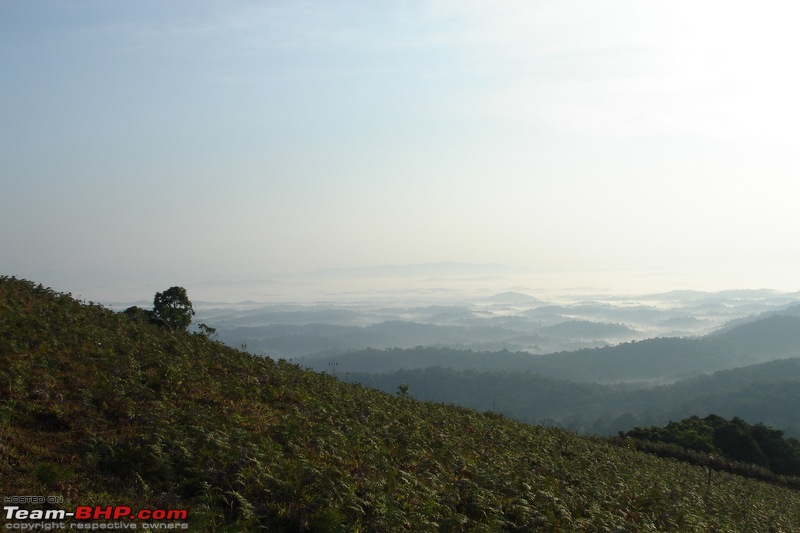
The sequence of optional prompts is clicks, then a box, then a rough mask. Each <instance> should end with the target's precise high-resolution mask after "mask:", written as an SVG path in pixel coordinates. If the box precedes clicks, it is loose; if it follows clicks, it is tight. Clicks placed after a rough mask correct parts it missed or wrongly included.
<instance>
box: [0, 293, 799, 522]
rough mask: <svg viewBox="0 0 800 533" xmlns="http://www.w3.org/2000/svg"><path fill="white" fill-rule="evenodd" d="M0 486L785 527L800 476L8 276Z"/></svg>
mask: <svg viewBox="0 0 800 533" xmlns="http://www.w3.org/2000/svg"><path fill="white" fill-rule="evenodd" d="M0 452H1V453H0V492H2V493H3V494H6V495H13V494H61V495H64V496H65V497H66V500H65V502H64V504H63V506H64V508H66V509H74V508H75V506H76V505H114V504H123V505H130V506H132V507H139V508H142V507H156V508H167V509H168V508H173V509H174V508H182V507H185V508H188V509H189V518H188V521H189V523H190V524H191V526H192V530H196V531H255V530H266V531H358V530H360V531H468V530H491V531H502V530H505V531H614V530H635V531H645V530H659V531H691V530H695V531H709V530H717V531H757V530H770V529H771V530H776V531H790V530H798V529H800V494H797V493H794V492H791V491H789V490H786V489H782V488H779V487H776V486H772V485H767V484H763V483H759V482H756V481H751V480H746V479H743V478H740V477H737V476H734V475H730V474H723V473H715V474H714V476H713V480H712V479H711V478H709V476H708V473H707V472H706V470H704V469H701V468H697V467H691V466H688V465H683V464H679V463H675V462H672V461H665V460H661V459H657V458H654V457H651V456H648V455H645V454H640V453H638V452H634V451H631V450H627V449H623V448H619V447H613V446H609V445H607V444H604V443H602V442H597V441H592V440H588V439H584V438H580V437H577V436H575V435H573V434H570V433H567V432H564V431H561V430H554V429H546V428H541V427H533V426H526V425H523V424H519V423H514V422H511V421H508V420H504V419H502V418H499V417H497V416H495V415H491V414H479V413H476V412H474V411H469V410H466V409H460V408H455V407H446V406H440V405H434V404H427V403H422V402H417V401H414V400H411V399H409V398H405V397H396V396H391V395H388V394H383V393H379V392H376V391H373V390H369V389H366V388H363V387H360V386H356V385H352V384H346V383H342V382H339V381H337V380H335V379H333V378H332V377H329V376H325V375H321V374H316V373H313V372H309V371H304V370H302V369H300V368H299V367H296V366H294V365H290V364H288V363H286V362H285V361H273V360H271V359H267V358H259V357H255V356H252V355H249V354H246V353H242V352H239V351H236V350H233V349H230V348H227V347H225V346H223V345H221V344H220V343H216V342H213V341H210V340H208V339H206V338H205V337H202V336H200V335H191V334H188V333H186V332H184V331H171V330H167V329H163V328H159V327H157V326H153V325H150V324H147V323H146V322H142V321H138V320H136V319H134V318H131V317H128V316H125V315H123V314H115V313H113V312H111V311H109V310H107V309H104V308H102V307H100V306H97V305H91V304H88V305H87V304H81V303H79V302H76V301H75V300H73V299H72V298H71V297H69V296H66V295H60V294H56V293H54V292H52V291H50V290H48V289H46V288H43V287H41V286H39V287H37V286H35V285H33V284H31V283H29V282H25V281H19V280H15V279H13V278H0Z"/></svg>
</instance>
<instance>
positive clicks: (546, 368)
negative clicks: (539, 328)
mask: <svg viewBox="0 0 800 533" xmlns="http://www.w3.org/2000/svg"><path fill="white" fill-rule="evenodd" d="M784 357H800V317H797V316H780V315H776V316H770V317H767V318H763V319H760V320H756V321H754V322H751V323H747V324H743V325H740V326H737V327H735V328H733V329H731V330H728V331H725V332H722V333H719V334H712V335H707V336H705V337H700V338H655V339H648V340H643V341H638V342H636V341H634V342H626V343H623V344H619V345H616V346H607V347H603V348H593V349H584V350H578V351H574V352H561V353H556V354H550V355H532V354H530V353H527V352H513V353H512V352H508V351H501V352H475V351H471V350H457V349H452V348H438V347H426V346H419V347H417V348H413V349H406V350H401V349H389V350H362V351H357V352H351V353H344V354H338V355H335V356H330V357H325V358H318V359H311V358H308V359H301V360H300V361H301V362H302V363H303V364H306V365H308V366H309V367H311V368H313V369H315V370H320V371H325V370H328V369H330V367H331V366H332V365H335V368H336V370H337V371H338V372H340V373H345V372H352V373H356V372H357V373H378V372H393V371H397V370H402V369H406V370H409V369H417V368H429V367H437V366H439V367H443V368H453V369H456V370H467V369H469V370H480V371H529V372H532V373H537V374H541V375H542V376H549V377H554V378H558V379H567V380H570V381H580V382H594V383H613V382H619V381H637V380H643V381H644V380H659V379H670V380H674V379H678V378H681V377H687V376H691V375H696V374H699V373H707V372H714V371H717V370H725V369H730V368H735V367H740V366H745V365H752V364H755V363H762V362H766V361H770V360H773V359H778V358H784Z"/></svg>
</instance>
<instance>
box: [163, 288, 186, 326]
mask: <svg viewBox="0 0 800 533" xmlns="http://www.w3.org/2000/svg"><path fill="white" fill-rule="evenodd" d="M153 313H154V314H155V316H157V317H158V318H160V319H161V320H163V321H164V324H166V325H167V326H168V327H170V328H172V329H186V328H188V327H189V324H191V323H192V317H193V316H194V309H192V302H190V301H189V297H188V296H187V295H186V289H184V288H183V287H170V288H169V289H167V290H165V291H164V292H157V293H156V296H155V298H154V299H153Z"/></svg>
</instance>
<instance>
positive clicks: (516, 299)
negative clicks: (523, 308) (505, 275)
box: [486, 291, 541, 305]
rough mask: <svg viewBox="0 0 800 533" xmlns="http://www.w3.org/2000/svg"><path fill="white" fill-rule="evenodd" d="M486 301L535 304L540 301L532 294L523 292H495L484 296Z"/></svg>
mask: <svg viewBox="0 0 800 533" xmlns="http://www.w3.org/2000/svg"><path fill="white" fill-rule="evenodd" d="M486 301H487V302H494V303H504V304H518V305H521V304H536V303H539V302H541V300H539V299H538V298H536V297H534V296H530V295H528V294H524V293H521V292H514V291H509V292H501V293H499V294H495V295H494V296H490V297H489V298H486Z"/></svg>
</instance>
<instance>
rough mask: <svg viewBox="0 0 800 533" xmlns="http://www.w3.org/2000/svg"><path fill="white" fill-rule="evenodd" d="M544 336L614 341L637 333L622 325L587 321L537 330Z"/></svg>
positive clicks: (562, 323) (560, 324)
mask: <svg viewBox="0 0 800 533" xmlns="http://www.w3.org/2000/svg"><path fill="white" fill-rule="evenodd" d="M539 333H541V334H544V335H556V336H559V337H569V338H584V339H614V338H617V337H627V338H630V337H629V336H630V335H631V334H634V333H637V332H636V331H634V330H632V329H631V328H629V327H627V326H624V325H622V324H609V323H607V322H591V321H589V320H568V321H566V322H559V323H558V324H554V325H552V326H547V327H544V328H542V329H541V330H539Z"/></svg>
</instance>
